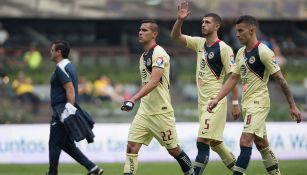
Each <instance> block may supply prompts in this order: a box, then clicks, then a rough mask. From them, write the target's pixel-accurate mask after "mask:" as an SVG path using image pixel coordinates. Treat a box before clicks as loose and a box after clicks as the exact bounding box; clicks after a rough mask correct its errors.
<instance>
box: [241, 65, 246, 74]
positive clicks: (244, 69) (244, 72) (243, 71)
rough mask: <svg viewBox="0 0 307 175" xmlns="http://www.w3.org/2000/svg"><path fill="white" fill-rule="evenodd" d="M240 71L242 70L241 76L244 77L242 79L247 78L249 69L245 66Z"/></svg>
mask: <svg viewBox="0 0 307 175" xmlns="http://www.w3.org/2000/svg"><path fill="white" fill-rule="evenodd" d="M240 69H241V75H242V77H245V76H246V73H247V69H246V67H245V65H242V66H241V68H240Z"/></svg>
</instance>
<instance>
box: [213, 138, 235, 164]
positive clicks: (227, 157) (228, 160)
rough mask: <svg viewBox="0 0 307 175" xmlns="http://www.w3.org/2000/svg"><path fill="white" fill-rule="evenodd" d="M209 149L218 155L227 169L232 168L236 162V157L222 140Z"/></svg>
mask: <svg viewBox="0 0 307 175" xmlns="http://www.w3.org/2000/svg"><path fill="white" fill-rule="evenodd" d="M211 149H212V150H213V151H214V152H216V153H217V154H218V155H219V156H220V158H221V159H222V161H223V163H224V164H225V165H226V167H227V168H228V169H230V170H233V167H234V166H235V164H236V158H235V156H234V155H233V154H232V153H231V152H230V151H229V149H228V148H227V147H226V146H225V144H224V143H223V142H222V143H220V144H218V145H216V146H213V147H211Z"/></svg>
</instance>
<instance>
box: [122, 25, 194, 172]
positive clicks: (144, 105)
mask: <svg viewBox="0 0 307 175" xmlns="http://www.w3.org/2000/svg"><path fill="white" fill-rule="evenodd" d="M158 34H159V27H158V25H157V23H156V22H155V21H151V20H144V21H142V24H141V27H140V30H139V38H138V40H139V43H140V44H141V45H142V47H143V49H144V53H143V54H142V55H141V57H140V61H139V63H140V74H141V80H142V88H141V89H140V90H139V91H138V92H137V93H136V94H135V95H134V96H133V97H132V98H131V99H129V100H128V101H125V102H124V104H123V106H122V107H121V109H122V110H123V111H130V110H132V108H133V106H134V103H135V102H136V101H137V100H140V99H141V104H140V107H139V109H138V112H137V114H136V116H135V118H134V120H133V122H132V124H131V126H130V130H129V134H128V144H127V155H126V156H127V157H126V162H125V166H124V175H135V174H136V171H137V168H138V152H139V150H140V148H141V146H142V144H144V145H148V144H149V143H150V141H151V140H152V138H153V137H154V138H156V139H157V140H158V141H159V143H160V144H161V145H162V146H164V147H165V148H166V149H167V151H168V152H169V154H170V155H172V156H173V157H174V158H175V159H176V160H177V161H178V163H179V165H180V167H181V169H182V171H183V172H184V174H186V175H194V170H193V168H192V165H191V161H190V158H189V157H188V156H187V154H186V153H185V152H184V151H183V150H182V149H181V148H180V146H179V145H178V139H177V133H176V126H175V117H174V110H173V107H172V105H171V97H170V94H169V87H170V81H169V72H170V57H169V55H168V54H167V53H166V51H165V50H164V49H163V48H162V47H161V46H159V45H157V44H156V39H157V37H158Z"/></svg>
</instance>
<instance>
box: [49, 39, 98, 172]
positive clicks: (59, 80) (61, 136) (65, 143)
mask: <svg viewBox="0 0 307 175" xmlns="http://www.w3.org/2000/svg"><path fill="white" fill-rule="evenodd" d="M69 50H70V46H69V43H68V42H66V41H62V40H60V41H55V42H53V44H52V47H51V50H50V54H51V60H52V61H53V62H55V64H56V68H55V71H54V72H53V74H52V77H51V80H50V84H51V89H50V91H51V93H50V94H51V107H52V110H53V114H52V119H51V124H50V137H49V172H48V175H57V174H58V164H59V158H60V154H61V151H62V150H64V151H65V152H66V153H67V154H68V155H70V156H71V157H72V158H74V159H75V160H76V161H77V162H78V163H80V164H81V165H83V166H84V167H85V168H86V169H87V170H88V171H89V172H88V175H101V174H102V173H103V169H101V168H99V167H98V166H97V165H95V164H94V163H93V162H92V161H90V160H89V159H88V158H87V157H86V156H85V155H84V154H83V153H82V152H81V151H80V150H79V148H77V147H76V144H75V142H74V140H73V138H72V136H71V134H69V133H68V131H67V130H66V129H65V127H64V124H63V122H62V121H61V114H59V112H58V110H57V108H58V106H60V105H65V108H66V109H68V108H69V110H71V109H75V107H74V105H75V104H77V102H78V77H77V72H76V69H75V67H74V66H73V64H72V63H71V62H70V61H69V60H68V54H69ZM66 109H65V110H66Z"/></svg>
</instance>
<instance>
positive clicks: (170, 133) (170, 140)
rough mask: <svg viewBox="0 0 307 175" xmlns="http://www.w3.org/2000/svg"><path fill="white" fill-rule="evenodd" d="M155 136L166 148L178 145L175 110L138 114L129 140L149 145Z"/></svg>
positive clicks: (132, 125)
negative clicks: (163, 112) (164, 112)
mask: <svg viewBox="0 0 307 175" xmlns="http://www.w3.org/2000/svg"><path fill="white" fill-rule="evenodd" d="M153 137H154V138H156V139H157V140H158V141H159V143H160V144H161V145H162V146H164V147H165V148H166V149H173V148H176V147H177V146H178V138H177V132H176V126H175V116H174V113H173V112H170V113H166V114H159V115H144V114H136V116H135V118H134V120H133V122H132V124H131V126H130V130H129V134H128V141H131V142H136V143H141V144H144V145H149V143H150V142H151V140H152V138H153Z"/></svg>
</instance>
